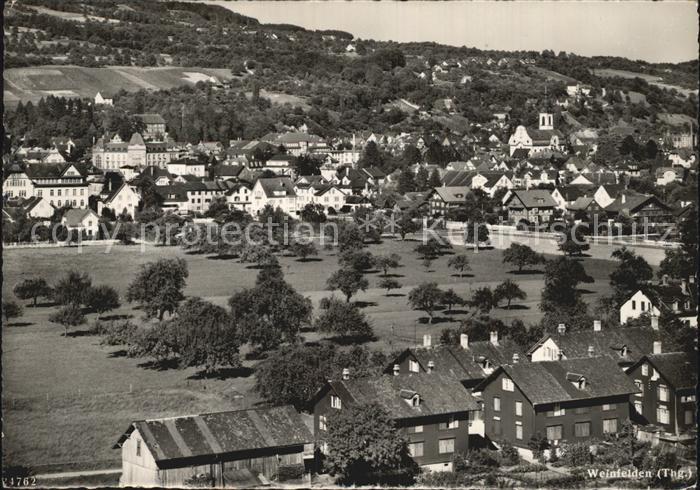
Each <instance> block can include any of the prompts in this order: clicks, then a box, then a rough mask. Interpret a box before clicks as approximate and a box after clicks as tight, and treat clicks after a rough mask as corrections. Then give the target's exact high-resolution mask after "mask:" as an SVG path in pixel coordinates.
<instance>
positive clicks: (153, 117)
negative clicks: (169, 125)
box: [134, 114, 165, 124]
mask: <svg viewBox="0 0 700 490" xmlns="http://www.w3.org/2000/svg"><path fill="white" fill-rule="evenodd" d="M134 117H138V118H139V119H141V121H143V123H144V124H165V119H163V116H161V115H160V114H134Z"/></svg>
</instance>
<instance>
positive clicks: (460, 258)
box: [447, 255, 471, 277]
mask: <svg viewBox="0 0 700 490" xmlns="http://www.w3.org/2000/svg"><path fill="white" fill-rule="evenodd" d="M447 265H448V266H449V267H451V268H452V269H454V270H456V271H457V272H459V277H462V276H463V275H464V271H465V270H467V271H468V270H470V269H471V267H470V266H469V257H467V256H466V255H454V256H452V257H450V258H449V260H448V261H447Z"/></svg>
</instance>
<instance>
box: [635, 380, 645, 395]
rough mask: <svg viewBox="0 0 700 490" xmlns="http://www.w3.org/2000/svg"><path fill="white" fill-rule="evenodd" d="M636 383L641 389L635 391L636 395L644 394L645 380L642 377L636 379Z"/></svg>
mask: <svg viewBox="0 0 700 490" xmlns="http://www.w3.org/2000/svg"><path fill="white" fill-rule="evenodd" d="M634 385H635V386H636V387H637V389H638V390H639V391H640V393H635V394H634V396H644V382H643V381H642V380H641V379H635V380H634Z"/></svg>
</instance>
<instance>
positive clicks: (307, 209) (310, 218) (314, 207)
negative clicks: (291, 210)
mask: <svg viewBox="0 0 700 490" xmlns="http://www.w3.org/2000/svg"><path fill="white" fill-rule="evenodd" d="M299 217H300V218H301V220H302V221H304V222H306V223H325V222H326V214H325V213H324V207H323V205H322V204H312V203H309V204H307V205H306V206H304V208H303V209H302V210H301V211H300V212H299Z"/></svg>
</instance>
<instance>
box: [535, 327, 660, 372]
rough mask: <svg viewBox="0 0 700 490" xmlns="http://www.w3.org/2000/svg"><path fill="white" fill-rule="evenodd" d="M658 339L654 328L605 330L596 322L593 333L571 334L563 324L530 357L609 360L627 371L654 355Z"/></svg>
mask: <svg viewBox="0 0 700 490" xmlns="http://www.w3.org/2000/svg"><path fill="white" fill-rule="evenodd" d="M655 338H656V334H655V331H654V329H653V328H611V329H608V330H603V327H602V323H601V322H600V320H594V321H593V328H592V329H590V330H578V331H574V332H569V331H567V329H566V325H564V324H563V323H562V324H559V325H558V326H557V331H556V333H551V334H547V335H545V336H544V337H542V338H541V339H540V340H539V341H538V342H537V343H536V344H535V345H533V346H532V347H531V348H530V349H529V350H528V351H527V355H528V357H529V358H530V360H531V361H532V362H542V361H558V360H561V359H583V358H592V357H597V356H605V357H609V358H610V359H613V360H614V361H615V362H617V364H618V365H619V366H620V367H625V366H629V365H630V364H632V363H633V362H635V361H636V360H637V359H639V358H640V357H642V356H643V355H645V354H649V353H651V352H652V349H653V344H654V339H655Z"/></svg>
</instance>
